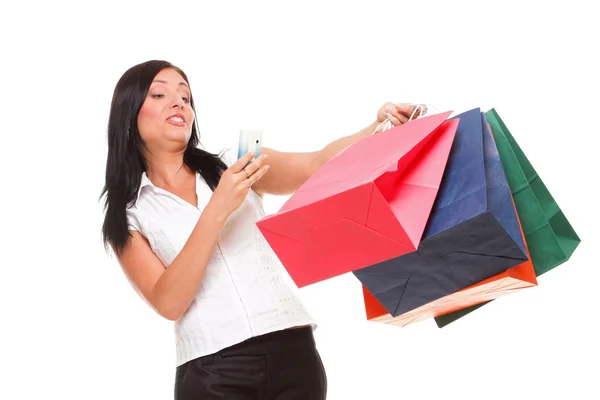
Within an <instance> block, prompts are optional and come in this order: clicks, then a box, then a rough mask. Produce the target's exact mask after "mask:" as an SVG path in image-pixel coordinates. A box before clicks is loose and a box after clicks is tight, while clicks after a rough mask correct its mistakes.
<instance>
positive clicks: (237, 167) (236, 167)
mask: <svg viewBox="0 0 600 400" xmlns="http://www.w3.org/2000/svg"><path fill="white" fill-rule="evenodd" d="M253 157H254V152H253V151H251V152H249V153H246V155H245V156H243V157H240V158H239V159H238V160H237V161H236V162H234V163H233V164H231V167H229V169H230V170H231V171H233V173H238V172H240V171H241V170H242V169H243V168H244V167H245V166H246V165H247V164H248V163H249V162H250V161H251V160H252V158H253Z"/></svg>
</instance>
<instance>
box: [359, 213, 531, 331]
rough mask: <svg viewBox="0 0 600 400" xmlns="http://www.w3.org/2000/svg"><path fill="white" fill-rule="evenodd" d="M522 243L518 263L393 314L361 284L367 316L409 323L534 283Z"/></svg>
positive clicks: (497, 296) (391, 321)
mask: <svg viewBox="0 0 600 400" xmlns="http://www.w3.org/2000/svg"><path fill="white" fill-rule="evenodd" d="M518 217H519V216H518V214H517V222H519V228H520V233H521V237H522V238H523V237H524V234H523V229H522V226H521V224H520V221H519V218H518ZM523 240H524V239H523ZM524 244H525V251H526V254H527V257H528V259H527V261H525V262H523V263H522V264H519V265H517V266H516V267H513V268H511V269H509V270H507V271H505V272H502V273H500V274H498V275H495V276H493V277H491V278H488V279H485V280H483V281H481V282H478V283H476V284H473V285H471V286H469V287H466V288H464V289H462V290H459V291H458V292H455V293H452V294H449V295H448V296H445V297H442V298H440V299H438V300H434V301H432V302H430V303H427V304H425V305H423V306H421V307H418V308H416V309H414V310H412V311H408V312H406V313H404V314H402V315H400V316H398V317H395V318H394V317H392V315H391V314H389V313H388V312H387V310H386V309H385V308H384V307H383V306H382V305H381V304H380V303H379V302H378V301H377V299H376V298H375V297H374V296H373V295H372V294H371V293H370V292H369V291H368V290H367V289H366V288H365V287H364V286H363V288H362V289H363V298H364V303H365V311H366V316H367V319H368V320H371V321H374V322H381V323H386V324H390V325H397V326H406V325H409V324H411V323H415V322H419V321H423V320H426V319H431V318H435V317H438V316H442V315H446V314H448V313H452V312H454V311H457V310H463V309H465V308H467V307H470V306H473V305H477V304H481V303H487V302H489V301H491V300H493V299H497V298H499V297H502V296H505V295H507V294H511V293H515V292H517V291H520V290H523V289H526V288H530V287H533V286H537V279H536V276H535V271H534V270H533V264H532V263H531V259H530V258H529V250H528V246H527V242H526V241H525V240H524Z"/></svg>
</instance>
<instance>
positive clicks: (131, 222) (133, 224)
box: [127, 208, 142, 232]
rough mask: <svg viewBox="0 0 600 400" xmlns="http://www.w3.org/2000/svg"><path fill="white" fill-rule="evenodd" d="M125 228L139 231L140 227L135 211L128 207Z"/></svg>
mask: <svg viewBox="0 0 600 400" xmlns="http://www.w3.org/2000/svg"><path fill="white" fill-rule="evenodd" d="M127 229H128V230H130V231H138V232H141V230H142V228H141V227H140V222H139V220H138V218H137V216H136V215H135V212H134V211H133V210H132V209H130V208H128V209H127Z"/></svg>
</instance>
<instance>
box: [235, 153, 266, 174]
mask: <svg viewBox="0 0 600 400" xmlns="http://www.w3.org/2000/svg"><path fill="white" fill-rule="evenodd" d="M266 158H267V154H263V155H261V156H260V157H258V158H257V159H256V160H254V161H252V162H251V163H250V164H248V165H246V167H245V168H244V171H246V172H247V173H248V175H252V174H253V173H255V172H256V171H257V170H258V169H259V168H260V167H261V166H262V165H263V164H264V162H265V159H266ZM244 171H241V172H244Z"/></svg>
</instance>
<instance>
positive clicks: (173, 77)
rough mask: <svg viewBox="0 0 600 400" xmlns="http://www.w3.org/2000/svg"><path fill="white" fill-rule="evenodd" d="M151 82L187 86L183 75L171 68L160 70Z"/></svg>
mask: <svg viewBox="0 0 600 400" xmlns="http://www.w3.org/2000/svg"><path fill="white" fill-rule="evenodd" d="M152 83H156V84H161V83H162V84H167V85H171V86H188V84H187V82H186V81H185V79H183V76H181V74H180V73H179V72H177V71H175V70H174V69H172V68H165V69H163V70H161V71H160V72H159V73H158V74H156V76H155V77H154V79H153V81H152Z"/></svg>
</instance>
